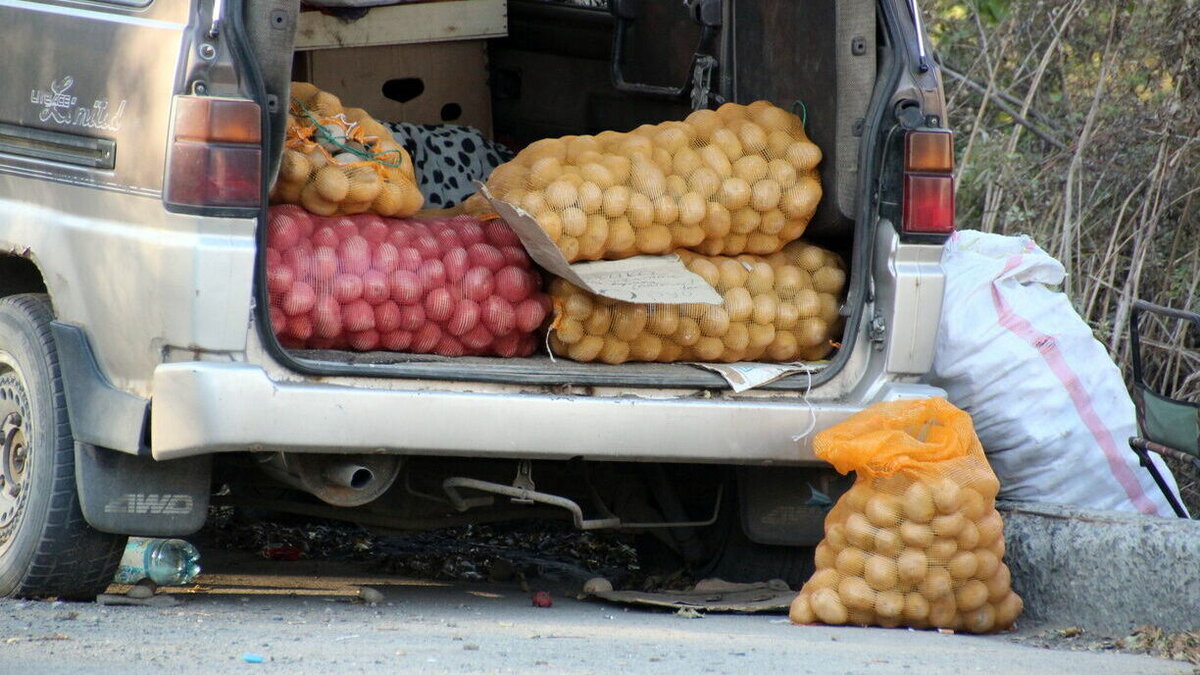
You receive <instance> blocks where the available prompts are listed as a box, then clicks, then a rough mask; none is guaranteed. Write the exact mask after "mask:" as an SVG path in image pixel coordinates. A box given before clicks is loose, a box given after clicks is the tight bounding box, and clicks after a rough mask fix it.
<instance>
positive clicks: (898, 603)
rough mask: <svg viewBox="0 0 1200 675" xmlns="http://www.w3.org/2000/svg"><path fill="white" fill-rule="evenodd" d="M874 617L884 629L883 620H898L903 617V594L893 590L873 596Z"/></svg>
mask: <svg viewBox="0 0 1200 675" xmlns="http://www.w3.org/2000/svg"><path fill="white" fill-rule="evenodd" d="M875 615H876V616H877V617H878V618H879V619H880V623H881V624H883V625H884V626H885V627H887V624H885V623H884V620H885V619H899V618H900V617H902V616H904V594H903V593H900V592H899V591H894V590H887V591H880V592H879V594H878V595H876V596H875ZM892 625H898V624H892Z"/></svg>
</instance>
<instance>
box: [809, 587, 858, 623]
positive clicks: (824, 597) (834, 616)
mask: <svg viewBox="0 0 1200 675" xmlns="http://www.w3.org/2000/svg"><path fill="white" fill-rule="evenodd" d="M809 604H810V605H811V606H812V610H813V613H814V614H816V615H817V618H818V619H820V620H821V621H822V622H823V623H827V624H834V625H836V624H843V623H846V619H847V618H849V615H848V614H847V613H846V607H845V606H844V605H843V604H842V601H841V600H840V599H839V598H838V594H837V591H835V590H833V589H832V588H821V589H818V590H817V591H815V592H814V593H813V594H812V597H810V598H809Z"/></svg>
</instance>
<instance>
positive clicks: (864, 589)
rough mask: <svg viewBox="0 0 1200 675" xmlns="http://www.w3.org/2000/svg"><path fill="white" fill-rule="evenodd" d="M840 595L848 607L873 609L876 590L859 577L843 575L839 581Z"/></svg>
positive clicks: (838, 589)
mask: <svg viewBox="0 0 1200 675" xmlns="http://www.w3.org/2000/svg"><path fill="white" fill-rule="evenodd" d="M837 591H838V597H840V598H841V600H842V604H843V605H845V606H846V609H852V610H853V609H859V610H873V609H874V608H875V591H873V590H871V587H870V586H868V585H867V582H865V581H863V580H862V579H860V578H859V577H842V580H841V581H839V582H838V587H837Z"/></svg>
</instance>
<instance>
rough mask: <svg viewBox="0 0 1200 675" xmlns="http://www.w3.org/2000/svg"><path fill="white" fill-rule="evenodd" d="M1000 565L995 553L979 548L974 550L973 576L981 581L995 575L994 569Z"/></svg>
mask: <svg viewBox="0 0 1200 675" xmlns="http://www.w3.org/2000/svg"><path fill="white" fill-rule="evenodd" d="M999 567H1000V559H999V558H997V557H996V554H995V553H992V552H991V551H989V550H987V549H986V548H981V549H979V550H977V551H975V578H976V579H981V580H983V581H985V582H986V581H988V580H989V579H991V578H992V577H994V576H995V575H996V570H997V569H998V568H999Z"/></svg>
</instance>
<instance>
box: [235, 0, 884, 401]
mask: <svg viewBox="0 0 1200 675" xmlns="http://www.w3.org/2000/svg"><path fill="white" fill-rule="evenodd" d="M491 1H492V0H452V1H450V2H441V3H436V4H437V5H442V6H444V7H447V8H448V7H450V6H461V7H462V8H463V10H464V11H465V10H469V9H470V7H468V6H469V5H476V3H489V2H491ZM610 2H612V3H613V6H612V7H611V8H608V7H598V8H588V7H581V6H580V4H595V5H603V4H604V3H603V2H595V3H591V2H589V3H579V4H577V3H570V2H560V1H554V0H509V1H508V3H507V10H508V14H507V36H506V37H500V38H493V39H486V40H479V41H478V43H479V44H478V47H479V48H480V49H481V50H485V51H484V52H483V53H486V72H482V73H480V72H472V73H470V74H467V75H456V74H455V69H457V68H460V67H461V68H475V69H478V68H480V67H484V63H483V62H480V61H475V62H471V63H464V64H457V63H456V64H454V66H453V67H445V66H446V64H442V65H443V67H442V68H441V69H440V70H439V71H438V72H440V73H441V77H448V78H455V77H458V78H461V79H464V80H471V81H479V82H485V83H486V85H487V89H488V91H487V93H486V96H483V95H480V96H477V98H478V99H482V100H486V103H487V106H488V108H489V111H488V112H489V114H488V115H487V118H490V120H491V124H492V127H493V128H492V129H483V130H482V131H483V132H484V133H485V135H489V136H492V137H494V138H495V139H498V140H500V141H502V142H504V143H506V144H509V145H511V146H513V148H514V149H519V148H521V147H524V146H526V145H527V144H529V143H532V142H534V141H537V140H538V139H540V138H545V137H554V136H563V135H568V134H597V133H599V132H602V131H605V130H608V129H614V130H619V131H625V130H628V129H632V128H633V127H635V126H637V125H640V124H646V123H659V122H663V121H666V120H682V119H683V118H685V117H686V116H687V115H688V114H689V113H690V112H691V111H692V110H693V109H694V108H698V107H714V108H715V107H716V106H717V105H719V104H721V103H723V102H727V101H733V102H738V103H750V102H753V101H756V100H760V99H765V100H768V101H771V102H773V103H774V104H775V105H777V106H779V107H781V108H784V109H786V110H790V111H792V112H794V113H795V114H796V115H797V116H799V117H800V118H801V119H802V120H803V122H804V129H805V131H806V132H807V134H808V136H809V138H811V140H812V141H813V142H814V143H816V144H817V146H818V147H820V148H821V150H822V153H823V160H822V162H821V164H820V166H819V172H820V176H821V183H822V187H823V195H822V198H821V201H820V204H819V206H818V208H817V211H816V214H815V215H814V216H813V218H812V220H811V222H810V224H809V226H808V228H807V230H806V232H805V234H804V238H805V240H806V241H810V242H812V243H814V244H816V245H819V246H821V247H823V248H826V249H829V250H832V251H834V252H836V253H837V254H839V255H840V256H841V258H842V260H843V262H844V265H845V267H846V291H845V293H844V294H843V296H842V298H841V306H840V308H839V315H840V317H841V318H842V319H844V331H843V334H842V336H841V339H840V340H837V339H836V337H835V338H834V340H832V342H834V343H836V344H837V346H838V347H839V348H838V349H836V350H835V351H833V353H832V354H830V355H829V356H828V357H827V359H823V360H821V361H817V362H813V363H809V364H805V365H806V366H807V367H806V368H805V369H804V370H805V371H807V372H798V373H797V374H793V375H790V376H787V377H784V378H782V379H780V380H777V381H775V382H774V383H771V384H769V385H766V388H771V389H776V390H808V389H811V388H812V387H815V386H819V385H820V384H821V383H823V382H825V381H827V380H829V379H830V378H832V377H833V376H834V375H836V373H837V372H838V371H839V370H840V369H841V367H842V366H843V365H844V363H845V362H846V361H847V360H848V359H849V355H850V352H851V351H852V346H853V345H855V344H856V341H857V340H859V339H861V338H860V337H859V336H861V335H862V334H863V332H862V331H861V330H860V325H861V319H862V315H863V308H864V306H865V304H866V298H867V290H868V288H867V287H868V277H869V274H868V265H867V261H868V259H869V254H870V251H869V248H870V243H869V242H870V241H871V240H870V236H869V233H868V232H866V231H865V230H866V229H867V225H866V223H867V221H869V220H870V219H869V218H867V217H865V214H866V209H865V208H864V206H863V203H864V202H865V201H867V200H866V199H864V198H863V195H864V193H865V191H866V190H868V189H869V186H866V185H860V181H859V170H858V167H859V164H860V156H865V155H864V154H863V153H861V152H860V151H861V148H860V143H859V140H860V137H861V135H862V132H863V128H864V120H865V119H866V117H867V115H868V109H869V107H871V103H872V93H873V91H874V90H875V85H876V75H877V74H876V64H877V59H878V58H879V56H878V53H877V49H876V43H877V41H878V40H879V38H878V36H877V26H876V14H875V7H874V2H872V1H871V0H851V1H837V0H820V1H816V2H803V3H798V2H789V1H785V0H778V1H775V0H772V1H758V2H746V1H735V2H725V3H721V2H711V1H704V0H701V1H699V2H691V3H685V5H684V6H679V4H678V3H655V2H649V1H640V2H633V1H629V0H623V1H618V0H610ZM248 4H249V5H251V6H255V7H258V6H259V5H255V3H254V2H253V0H250V2H249V3H248ZM266 4H270V5H271V6H272V7H274V9H272V10H271V12H270V13H268V14H266V15H265V16H266V17H267V18H265V19H263V18H258V19H251V18H249V17H250V16H251V15H252V14H255V11H256V10H252V9H247V10H246V16H247V17H248V18H247V21H246V24H247V31H246V32H247V37H248V39H249V41H250V43H251V45H252V47H253V49H254V50H255V51H256V53H257V54H258V55H259V59H258V66H259V68H260V69H261V76H262V77H261V81H262V87H263V92H262V94H263V98H264V100H267V101H274V102H275V103H274V105H269V106H268V109H269V110H270V112H271V113H272V114H271V126H272V129H271V130H272V132H273V133H272V134H271V135H270V139H271V142H272V144H273V146H272V148H271V150H272V151H273V153H272V155H271V156H272V158H273V161H272V162H271V164H272V167H271V168H270V171H272V174H271V177H272V178H274V173H273V172H274V171H275V170H277V167H278V165H279V155H280V153H281V141H282V126H281V125H283V124H284V123H285V122H286V108H287V106H286V105H284V104H283V102H285V101H287V100H288V94H287V92H288V89H287V83H288V82H289V81H290V80H292V79H305V78H306V77H307V78H311V79H312V80H313V81H314V84H316V85H317V86H318V87H321V88H322V89H328V90H331V91H334V92H335V93H337V92H339V91H348V92H349V91H364V90H367V91H382V92H383V94H384V95H385V96H391V97H392V100H393V101H395V100H398V99H397V98H396V97H397V96H398V94H396V91H397V86H398V85H397V84H396V82H395V80H396V78H393V77H391V71H390V70H389V66H388V65H387V64H386V63H382V64H380V63H377V64H375V65H373V66H371V67H365V68H363V69H362V70H361V71H359V72H340V73H336V76H335V74H332V73H331V72H330V71H329V69H328V68H322V67H321V66H320V64H321V61H322V60H326V61H327V60H328V55H329V54H330V53H331V52H327V51H324V50H309V49H307V48H305V46H304V44H303V43H304V41H305V40H306V39H307V40H309V41H311V39H312V32H311V30H310V31H307V32H306V31H305V30H304V29H303V28H302V29H301V31H300V32H299V33H297V34H296V35H297V40H298V46H297V47H296V48H295V51H294V53H293V51H292V49H293V47H292V46H291V45H290V44H287V40H285V39H283V38H282V37H281V36H280V35H279V33H280V31H279V30H276V27H277V25H283V24H285V23H287V22H289V21H291V20H292V18H291V17H293V16H294V11H295V10H294V7H288V5H289V3H286V2H273V3H266ZM292 4H294V3H292ZM257 11H261V10H257ZM304 14H307V12H304ZM373 14H375V15H376V16H375V17H373ZM379 16H382V14H381V13H379V10H372V11H370V12H367V13H366V14H365V16H362V17H361V18H358V19H357V20H356V21H357V22H371V21H373V20H376V18H378V17H379ZM309 18H310V17H307V16H302V17H300V24H301V26H304V25H306V22H307V20H308V19H309ZM368 25H369V24H367V23H360V27H364V26H368ZM430 30H433V29H430ZM362 34H378V31H376V32H375V33H372V32H371V31H369V30H367V31H364V32H363V33H362ZM664 36H665V37H664ZM374 39H378V38H374ZM397 39H399V38H397ZM385 40H386V38H385ZM438 44H439V45H443V46H444V45H454V44H456V43H452V42H443V43H438ZM766 44H770V45H772V48H771V49H769V50H766V49H763V45H766ZM423 46H424V45H404V49H406V50H411V49H418V48H420V47H423ZM460 46H461V45H460ZM371 49H378V47H369V46H345V47H341V48H340V50H344V51H345V53H350V52H352V51H354V50H360V51H361V50H371ZM447 53H448V52H447ZM370 54H371V52H361V54H359V55H356V56H355V57H354V58H355V59H357V62H359V63H364V62H370V58H369V56H370ZM414 58H416V57H414ZM322 78H323V79H322ZM420 84H421V88H424V89H432V88H435V85H436V83H434V82H429V83H420ZM410 85H411V83H410ZM477 93H478V92H477ZM343 98H344V99H345V102H346V104H347V105H363V106H364V107H365V106H367V105H368V104H367V103H366V102H359V101H355V100H353V99H351V98H348V97H347V96H345V95H343ZM876 105H877V106H878V103H877V104H876ZM460 107H461V106H460ZM281 109H283V111H284V113H283V115H281V114H280V110H281ZM447 110H448V108H447V107H446V106H445V105H443V106H441V107H440V114H441V115H442V116H443V117H445V116H446V115H447ZM449 110H450V111H451V112H450V114H451V115H453V109H452V108H451V109H449ZM368 112H370V113H371V114H372V115H373V116H375V117H377V118H380V119H383V120H386V121H392V120H387V117H388V112H387V111H386V110H382V111H376V110H370V109H368ZM421 169H422V167H421V166H419V165H418V166H417V167H416V170H417V172H418V174H419V173H420V171H421ZM268 182H270V181H268ZM864 183H865V181H864ZM264 217H265V214H264ZM856 223H858V225H857V226H856ZM263 230H264V235H263V236H264V241H265V236H266V235H265V230H266V228H265V227H264V228H263ZM261 257H263V256H260V258H261ZM265 272H266V269H265V264H264V262H263V261H261V260H260V270H259V274H260V276H259V278H260V280H264V279H265ZM547 283H548V279H547ZM265 285H266V284H265V283H260V284H259V286H260V289H259V297H258V305H259V307H260V312H259V315H258V316H259V321H258V323H259V325H260V328H261V331H260V332H261V334H262V337H263V342H264V344H265V345H266V346H267V348H268V350H269V351H270V352H271V353H272V355H273V356H274V357H275V358H276V359H277V360H279V361H280V362H281V363H283V364H285V365H287V366H289V367H290V368H292V369H294V370H296V371H298V372H301V373H306V374H311V375H345V376H362V375H369V376H373V377H396V378H417V379H432V380H450V381H474V382H494V383H508V384H528V385H581V386H619V387H635V388H636V387H661V388H668V387H669V388H688V389H692V388H695V389H723V388H726V387H727V386H728V385H727V383H726V382H725V380H724V379H722V377H721V376H719V375H718V374H716V373H714V372H711V371H708V370H704V369H701V368H698V367H695V366H693V365H689V364H686V363H672V364H664V363H635V362H628V363H622V364H619V365H605V364H600V363H580V362H575V361H571V360H569V359H566V358H563V357H557V358H552V357H551V356H549V354H548V352H547V340H546V339H545V336H544V334H543V335H542V336H540V337H539V342H540V344H539V347H538V349H537V351H536V353H535V354H534V355H532V356H528V357H523V358H499V357H472V356H461V357H445V356H435V355H429V354H410V353H404V352H387V351H365V352H356V351H342V350H335V349H287V348H284V347H283V346H282V345H281V344H280V342H279V341H278V340H277V339H276V338H275V336H274V334H273V333H272V331H271V329H270V327H269V324H270V319H269V318H268V316H267V313H266V311H265V310H266V307H267V306H268V305H269V298H268V296H267V293H266V290H265V288H264V287H265Z"/></svg>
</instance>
